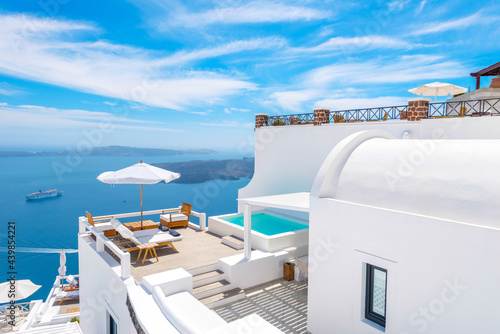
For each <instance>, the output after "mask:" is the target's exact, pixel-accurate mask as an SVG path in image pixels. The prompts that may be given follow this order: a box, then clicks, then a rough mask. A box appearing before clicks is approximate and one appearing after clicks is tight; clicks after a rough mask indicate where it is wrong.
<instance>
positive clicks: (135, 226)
mask: <svg viewBox="0 0 500 334" xmlns="http://www.w3.org/2000/svg"><path fill="white" fill-rule="evenodd" d="M123 226H125V227H127V228H129V229H130V230H131V231H140V230H141V222H140V221H138V222H132V223H125V224H123ZM152 228H158V224H157V223H155V222H154V221H152V220H143V221H142V229H143V230H149V229H152Z"/></svg>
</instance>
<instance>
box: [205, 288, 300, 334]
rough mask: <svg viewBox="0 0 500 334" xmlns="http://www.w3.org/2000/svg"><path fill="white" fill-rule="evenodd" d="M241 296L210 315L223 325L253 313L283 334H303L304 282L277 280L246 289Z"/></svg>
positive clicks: (215, 309)
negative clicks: (219, 318) (217, 316)
mask: <svg viewBox="0 0 500 334" xmlns="http://www.w3.org/2000/svg"><path fill="white" fill-rule="evenodd" d="M245 294H246V297H245V298H244V299H241V300H239V301H236V302H233V303H230V304H226V305H224V306H221V307H217V308H214V309H213V311H215V312H216V313H217V314H218V315H220V316H221V317H222V318H223V319H224V320H225V321H227V322H231V321H234V320H236V319H240V318H243V317H245V316H247V315H250V314H252V313H257V314H258V315H259V316H261V317H262V318H263V319H265V320H266V321H268V322H269V323H271V324H272V325H273V326H275V327H276V328H278V329H280V330H281V331H283V332H284V333H289V334H292V333H293V334H295V333H307V331H306V327H307V281H305V282H297V281H285V280H283V279H279V280H275V281H272V282H268V283H266V284H262V285H259V286H257V287H253V288H250V289H246V290H245Z"/></svg>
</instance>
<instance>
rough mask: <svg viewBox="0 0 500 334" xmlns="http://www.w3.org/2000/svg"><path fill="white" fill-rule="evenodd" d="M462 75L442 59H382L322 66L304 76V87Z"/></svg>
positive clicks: (455, 65)
mask: <svg viewBox="0 0 500 334" xmlns="http://www.w3.org/2000/svg"><path fill="white" fill-rule="evenodd" d="M465 71H466V70H465V69H464V68H463V66H462V65H461V64H460V63H458V62H455V61H450V60H443V57H441V56H426V55H415V56H403V57H399V58H397V59H391V60H390V61H388V59H385V58H384V59H377V60H369V61H363V62H358V63H345V64H335V65H328V66H323V67H320V68H317V69H314V70H311V71H309V72H308V73H306V75H305V84H306V85H308V86H310V87H325V86H328V85H331V84H332V83H335V84H337V85H339V84H344V83H349V84H374V83H401V82H412V81H419V80H433V79H449V78H458V77H463V75H464V73H465Z"/></svg>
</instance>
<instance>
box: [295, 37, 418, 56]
mask: <svg viewBox="0 0 500 334" xmlns="http://www.w3.org/2000/svg"><path fill="white" fill-rule="evenodd" d="M413 46H415V45H414V44H411V43H408V42H406V41H403V40H401V39H397V38H393V37H387V36H378V35H371V36H361V37H333V38H330V39H329V40H328V41H326V42H324V43H321V44H319V45H316V46H313V47H298V48H293V49H291V50H292V51H294V52H325V51H333V50H341V51H343V50H352V49H356V50H362V49H409V48H412V47H413Z"/></svg>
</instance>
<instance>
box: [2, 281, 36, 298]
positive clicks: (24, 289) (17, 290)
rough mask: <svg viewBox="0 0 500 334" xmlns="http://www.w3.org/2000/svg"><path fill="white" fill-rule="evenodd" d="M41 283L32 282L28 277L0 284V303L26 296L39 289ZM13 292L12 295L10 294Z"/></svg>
mask: <svg viewBox="0 0 500 334" xmlns="http://www.w3.org/2000/svg"><path fill="white" fill-rule="evenodd" d="M41 287H42V286H41V285H36V284H33V282H31V281H30V280H29V279H23V280H20V281H14V282H10V281H9V282H4V283H2V284H0V303H8V302H10V301H11V300H21V299H24V298H28V297H29V296H31V295H32V294H34V293H35V291H36V290H38V289H40V288H41ZM12 294H14V296H12Z"/></svg>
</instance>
